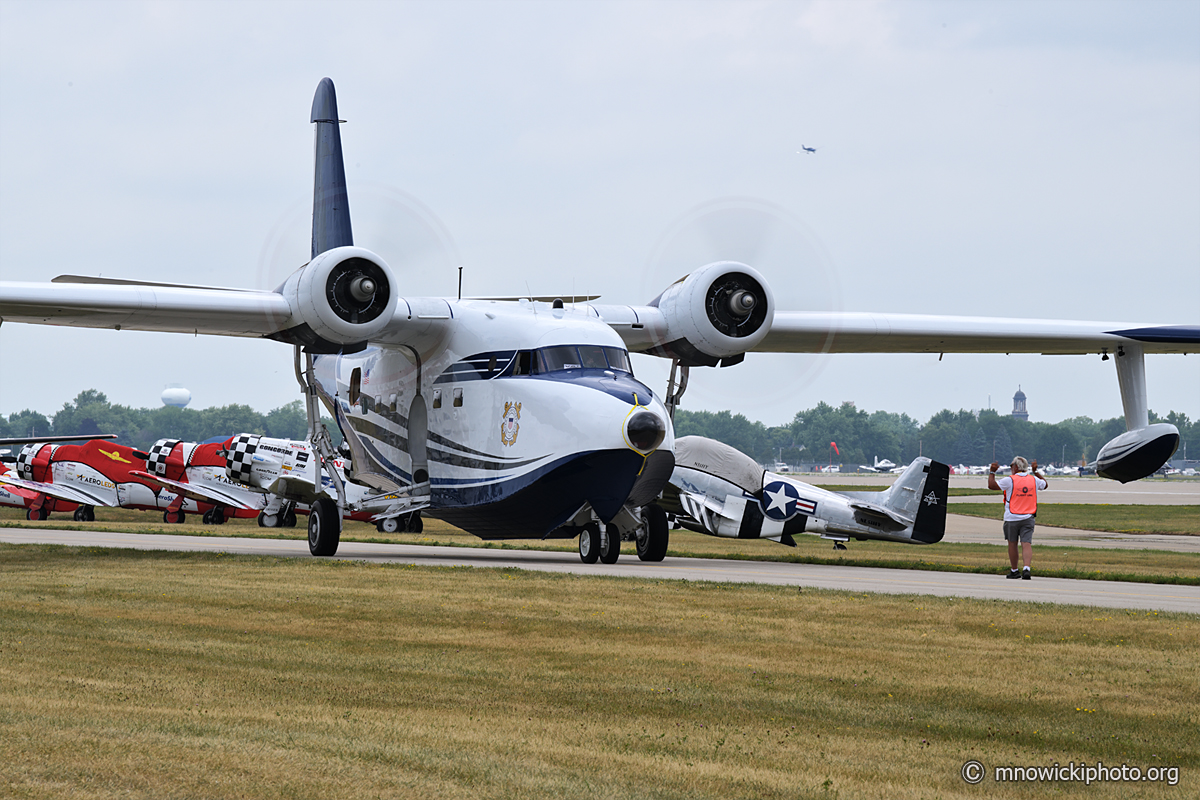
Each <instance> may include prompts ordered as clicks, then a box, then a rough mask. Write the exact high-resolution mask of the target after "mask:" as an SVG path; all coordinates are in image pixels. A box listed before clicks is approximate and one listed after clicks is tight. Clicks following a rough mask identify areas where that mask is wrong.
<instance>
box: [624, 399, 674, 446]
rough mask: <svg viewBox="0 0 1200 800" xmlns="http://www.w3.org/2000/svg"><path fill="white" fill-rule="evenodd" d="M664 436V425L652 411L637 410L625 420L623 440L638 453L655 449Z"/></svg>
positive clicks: (665, 431)
mask: <svg viewBox="0 0 1200 800" xmlns="http://www.w3.org/2000/svg"><path fill="white" fill-rule="evenodd" d="M666 435H667V426H666V424H665V423H663V421H662V420H661V419H660V418H659V416H658V414H655V413H654V412H653V411H648V410H646V409H644V408H639V409H636V410H635V411H634V412H633V413H632V414H630V415H629V416H628V417H626V418H625V440H626V441H627V442H628V443H629V446H630V447H631V448H633V449H634V450H637V451H638V452H639V453H649V452H651V451H652V450H654V449H656V448H657V447H658V446H659V445H660V444H662V443H663V439H664V438H666Z"/></svg>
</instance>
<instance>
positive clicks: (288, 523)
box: [258, 503, 296, 528]
mask: <svg viewBox="0 0 1200 800" xmlns="http://www.w3.org/2000/svg"><path fill="white" fill-rule="evenodd" d="M258 527H260V528H294V527H296V506H295V505H293V504H292V503H288V504H286V508H285V510H283V511H282V512H281V513H278V514H268V513H267V512H265V511H260V512H258Z"/></svg>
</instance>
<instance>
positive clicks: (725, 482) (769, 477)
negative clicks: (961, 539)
mask: <svg viewBox="0 0 1200 800" xmlns="http://www.w3.org/2000/svg"><path fill="white" fill-rule="evenodd" d="M949 482H950V467H949V466H947V465H946V464H940V463H938V462H936V461H931V460H930V459H928V458H918V459H917V460H915V461H913V463H912V464H910V465H909V466H908V467H907V468H906V469H905V470H904V473H903V474H901V475H900V477H899V478H897V479H896V482H895V483H894V484H892V486H891V487H889V488H888V489H886V490H885V491H882V492H831V491H828V490H826V489H822V488H821V487H819V486H813V485H811V484H807V483H804V482H803V481H799V480H796V479H795V478H791V477H788V476H784V475H777V474H775V473H774V472H771V471H769V470H764V469H763V468H762V467H760V466H759V465H758V464H757V463H756V462H755V461H754V459H752V458H750V456H748V455H746V454H744V453H742V452H741V451H739V450H737V449H736V448H733V447H730V446H729V445H727V444H724V443H722V442H717V441H713V440H712V439H706V438H704V437H701V436H683V437H680V438H679V439H676V440H675V471H674V472H673V473H672V475H671V482H670V484H668V486H667V487H666V489H665V490H664V491H663V498H662V505H663V508H664V509H666V510H667V512H668V513H669V514H674V515H675V522H676V524H678V525H680V526H681V527H684V528H687V529H689V530H694V531H698V532H700V533H707V534H709V535H712V536H722V537H727V538H731V539H770V540H772V541H775V542H779V543H781V544H786V545H789V546H792V547H795V546H796V541H795V539H794V538H793V536H794V535H795V534H799V533H810V534H816V535H818V536H820V537H821V538H822V539H829V540H831V541H833V543H834V545H833V546H834V549H835V550H845V549H846V546H845V544H844V542H847V541H849V540H850V539H857V540H859V541H866V540H868V539H877V540H880V541H886V542H907V543H910V544H933V543H935V542H940V541H941V540H942V536H943V535H944V534H945V532H946V497H947V496H948V494H949Z"/></svg>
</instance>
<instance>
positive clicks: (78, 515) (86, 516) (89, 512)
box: [71, 506, 96, 522]
mask: <svg viewBox="0 0 1200 800" xmlns="http://www.w3.org/2000/svg"><path fill="white" fill-rule="evenodd" d="M71 519H73V520H75V521H76V522H95V521H96V507H95V506H80V507H79V508H77V509H75V513H74V514H72V515H71Z"/></svg>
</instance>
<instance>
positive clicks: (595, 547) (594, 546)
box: [579, 523, 600, 564]
mask: <svg viewBox="0 0 1200 800" xmlns="http://www.w3.org/2000/svg"><path fill="white" fill-rule="evenodd" d="M579 558H580V560H582V561H583V563H585V564H595V563H596V559H598V558H600V528H599V527H597V526H596V524H595V523H592V524H591V525H584V526H583V530H582V531H580V532H579Z"/></svg>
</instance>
